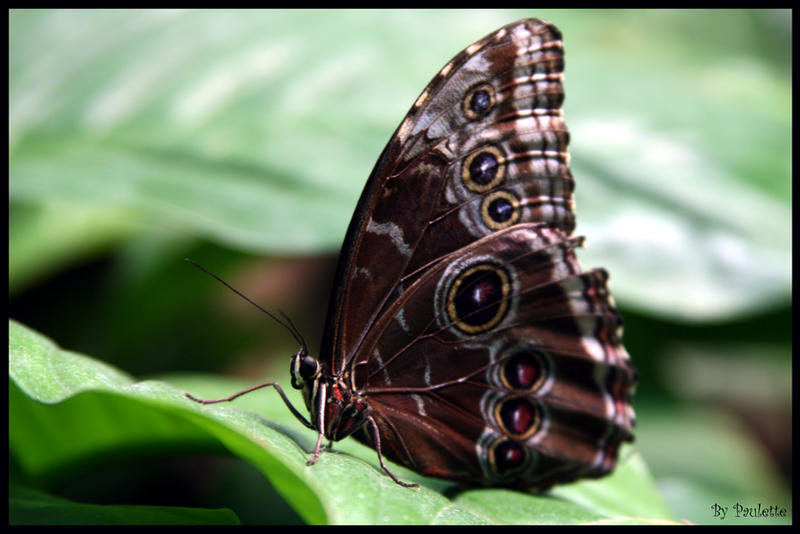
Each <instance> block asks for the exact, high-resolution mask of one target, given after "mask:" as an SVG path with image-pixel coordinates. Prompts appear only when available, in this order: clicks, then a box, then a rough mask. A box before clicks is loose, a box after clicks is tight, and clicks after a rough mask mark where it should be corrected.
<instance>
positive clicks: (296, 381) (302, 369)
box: [290, 347, 321, 389]
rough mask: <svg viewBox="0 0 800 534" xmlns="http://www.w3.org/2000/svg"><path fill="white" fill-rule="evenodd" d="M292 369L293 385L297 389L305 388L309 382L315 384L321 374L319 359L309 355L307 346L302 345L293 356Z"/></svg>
mask: <svg viewBox="0 0 800 534" xmlns="http://www.w3.org/2000/svg"><path fill="white" fill-rule="evenodd" d="M290 370H291V373H292V387H293V388H295V389H303V388H305V386H306V385H307V384H313V383H314V382H316V381H317V380H318V379H319V376H320V374H321V370H320V366H319V361H318V360H317V359H316V358H314V357H313V356H309V355H308V353H307V352H306V349H305V347H302V348H301V349H300V350H298V351H297V352H296V353H295V354H294V356H292V363H291V369H290Z"/></svg>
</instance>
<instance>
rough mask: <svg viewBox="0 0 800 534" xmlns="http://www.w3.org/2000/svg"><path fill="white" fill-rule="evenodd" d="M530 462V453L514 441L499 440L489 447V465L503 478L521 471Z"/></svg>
mask: <svg viewBox="0 0 800 534" xmlns="http://www.w3.org/2000/svg"><path fill="white" fill-rule="evenodd" d="M530 462H531V454H530V451H529V450H528V448H527V447H525V446H524V445H523V444H521V443H519V442H518V441H516V440H513V439H508V438H499V439H497V440H495V441H494V442H493V443H492V444H491V445H490V446H489V465H490V466H491V467H492V470H493V471H494V472H495V473H497V474H498V475H500V476H501V477H503V478H507V477H509V476H510V475H513V474H515V473H518V472H520V471H522V470H523V469H525V468H526V466H527V465H528V464H530Z"/></svg>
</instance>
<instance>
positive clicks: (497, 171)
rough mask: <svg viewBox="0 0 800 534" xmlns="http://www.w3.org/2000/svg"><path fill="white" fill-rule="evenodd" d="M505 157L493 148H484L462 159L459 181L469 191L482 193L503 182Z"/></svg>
mask: <svg viewBox="0 0 800 534" xmlns="http://www.w3.org/2000/svg"><path fill="white" fill-rule="evenodd" d="M505 170H506V169H505V156H503V153H502V152H500V150H499V149H498V148H497V147H495V146H485V147H481V148H480V149H478V150H476V151H475V152H473V153H472V154H470V155H469V156H467V157H466V158H465V159H464V162H463V163H462V164H461V180H462V181H463V182H464V185H465V186H466V187H467V189H469V190H470V191H475V192H476V193H483V192H484V191H488V190H490V189H492V188H494V187H496V186H497V185H498V184H500V182H502V181H503V178H504V177H505Z"/></svg>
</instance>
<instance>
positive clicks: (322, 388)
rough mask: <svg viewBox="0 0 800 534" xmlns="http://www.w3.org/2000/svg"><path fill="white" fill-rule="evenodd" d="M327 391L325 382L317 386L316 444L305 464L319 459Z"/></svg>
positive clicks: (312, 463)
mask: <svg viewBox="0 0 800 534" xmlns="http://www.w3.org/2000/svg"><path fill="white" fill-rule="evenodd" d="M327 393H328V386H327V384H324V383H323V384H322V385H320V387H319V395H318V396H317V398H318V399H319V406H318V411H317V413H318V414H319V416H318V417H319V421H318V423H319V429H318V432H319V433H318V434H317V444H316V446H315V447H314V457H313V458H311V459H310V460H309V461H307V462H306V465H314V464H315V463H317V460H319V450H320V448H321V447H322V437H323V436H324V433H325V400H326V397H327Z"/></svg>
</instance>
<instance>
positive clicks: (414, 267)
mask: <svg viewBox="0 0 800 534" xmlns="http://www.w3.org/2000/svg"><path fill="white" fill-rule="evenodd" d="M562 71H563V52H562V43H561V36H560V33H559V32H558V30H557V29H556V28H555V27H553V26H552V25H550V24H548V23H544V22H542V21H537V20H524V21H520V22H517V23H514V24H510V25H508V26H506V27H504V28H502V29H500V30H498V31H496V32H495V33H493V34H491V35H488V36H486V37H484V38H483V39H481V40H480V41H478V42H476V43H475V44H473V45H472V46H470V47H469V48H467V49H466V50H464V51H463V52H461V53H460V54H458V55H457V56H456V57H455V58H454V59H453V60H452V61H451V62H450V63H448V64H447V65H446V66H445V67H444V69H442V71H441V72H440V73H439V74H437V76H436V77H435V78H434V79H433V80H432V81H431V83H430V84H429V85H428V87H427V88H426V89H425V90H424V91H423V93H422V94H421V95H420V97H419V98H418V99H417V101H416V103H415V104H414V106H413V107H412V108H411V110H410V111H409V113H408V115H407V117H406V118H405V119H404V120H403V122H402V124H401V125H400V127H399V128H398V129H397V131H396V132H395V134H394V136H393V137H392V139H391V140H390V141H389V144H388V145H387V147H386V148H385V149H384V152H383V154H382V155H381V158H380V159H379V161H378V163H377V165H376V167H375V169H374V170H373V173H372V175H371V176H370V179H369V181H368V183H367V186H366V188H365V190H364V192H363V194H362V196H361V199H360V201H359V204H358V207H357V208H356V213H355V215H354V217H353V220H352V221H351V224H350V227H349V229H348V233H347V237H346V238H345V247H344V249H343V251H342V256H341V258H340V264H339V269H338V273H337V277H336V280H337V282H336V284H335V289H334V295H333V298H332V299H331V308H330V310H329V314H328V321H329V322H328V324H327V326H326V334H325V336H324V340H323V351H326V352H323V353H322V354H321V356H322V359H325V360H327V361H330V362H331V365H332V371H333V372H334V373H338V372H340V370H341V369H342V367H343V366H344V363H345V362H347V361H349V360H350V359H351V358H352V357H353V355H354V354H355V353H356V351H357V350H358V347H359V345H360V344H361V343H362V341H363V337H364V335H365V333H367V332H368V331H369V329H370V327H371V325H372V323H374V321H375V320H376V318H377V317H378V316H379V315H380V314H381V313H383V311H384V309H385V307H386V306H387V305H388V304H389V303H391V302H392V301H393V300H394V299H396V298H397V297H398V296H399V295H400V294H401V293H402V292H403V291H404V289H405V288H406V287H408V286H409V284H410V283H411V282H412V281H413V280H414V279H415V278H416V277H418V276H419V274H420V273H421V272H422V271H423V270H424V268H425V267H426V266H427V265H429V264H430V263H431V262H435V261H438V260H439V259H440V258H442V257H443V256H445V255H446V254H448V253H451V252H453V251H455V250H458V249H459V248H461V247H463V246H465V245H467V244H468V243H470V242H472V241H474V240H476V239H478V238H480V237H482V236H484V235H488V234H490V233H493V232H495V231H497V230H499V229H502V228H506V227H508V226H511V225H513V224H517V223H521V222H526V221H527V222H549V223H551V224H553V225H555V226H556V227H558V228H561V229H562V230H564V231H565V232H567V233H569V232H571V231H572V228H573V226H574V219H573V214H572V188H573V182H572V177H571V175H570V172H569V166H568V163H569V162H568V154H567V143H568V134H567V131H566V128H565V126H564V123H563V120H562V117H561V103H562V101H563V88H562V85H561V81H562ZM343 310H347V313H343V312H342V311H343Z"/></svg>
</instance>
